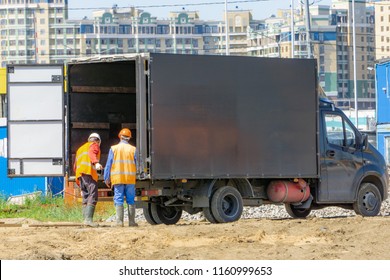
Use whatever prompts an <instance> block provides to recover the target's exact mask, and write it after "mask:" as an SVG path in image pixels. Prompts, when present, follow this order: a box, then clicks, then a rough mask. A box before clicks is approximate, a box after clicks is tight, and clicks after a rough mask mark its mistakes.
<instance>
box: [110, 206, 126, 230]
mask: <svg viewBox="0 0 390 280" xmlns="http://www.w3.org/2000/svg"><path fill="white" fill-rule="evenodd" d="M115 209H116V221H115V225H113V226H114V227H123V215H124V208H123V205H121V206H115Z"/></svg>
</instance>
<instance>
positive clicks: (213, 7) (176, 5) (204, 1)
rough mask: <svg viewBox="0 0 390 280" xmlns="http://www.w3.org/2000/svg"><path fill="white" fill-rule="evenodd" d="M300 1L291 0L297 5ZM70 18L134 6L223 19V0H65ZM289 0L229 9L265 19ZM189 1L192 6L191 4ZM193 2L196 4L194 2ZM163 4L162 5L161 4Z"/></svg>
mask: <svg viewBox="0 0 390 280" xmlns="http://www.w3.org/2000/svg"><path fill="white" fill-rule="evenodd" d="M300 1H301V0H294V5H295V7H298V5H299V3H300ZM309 1H310V3H313V2H315V5H330V4H331V0H309ZM68 3H69V18H70V19H82V18H83V17H84V16H87V17H88V18H91V17H92V11H93V10H99V9H101V8H111V7H112V6H113V5H114V4H116V5H118V7H130V6H134V7H136V8H139V9H141V10H144V11H147V12H149V13H151V14H152V16H156V17H157V18H159V19H164V18H168V14H169V12H171V11H181V10H183V9H185V10H187V11H198V12H199V17H200V19H202V20H222V19H223V15H224V9H225V0H179V1H178V0H68ZM290 3H291V0H228V10H234V9H238V10H251V11H252V15H253V18H254V19H265V18H268V17H270V16H271V15H273V14H276V11H277V9H288V8H289V7H290ZM191 4H192V5H191ZM194 4H195V5H194ZM164 6H165V7H164Z"/></svg>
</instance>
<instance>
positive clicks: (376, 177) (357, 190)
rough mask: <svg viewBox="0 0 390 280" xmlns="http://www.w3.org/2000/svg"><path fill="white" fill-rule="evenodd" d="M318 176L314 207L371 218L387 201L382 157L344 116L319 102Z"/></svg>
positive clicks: (386, 182)
mask: <svg viewBox="0 0 390 280" xmlns="http://www.w3.org/2000/svg"><path fill="white" fill-rule="evenodd" d="M319 108H320V114H319V117H320V118H319V119H320V122H319V127H320V138H319V141H320V144H319V146H320V174H321V178H320V180H319V182H318V189H317V192H316V204H317V205H318V206H320V205H326V204H333V205H339V206H341V207H344V208H349V209H351V208H353V209H354V210H355V212H356V213H357V214H361V215H363V216H374V215H377V214H378V213H379V211H380V206H381V201H382V200H385V199H386V198H387V185H388V174H387V168H386V164H385V162H384V159H383V156H382V155H381V154H380V153H379V152H378V151H377V150H376V149H375V148H374V147H373V146H372V145H371V144H370V143H368V138H367V135H365V134H362V133H361V132H360V131H359V130H358V129H357V128H356V127H355V126H354V125H353V124H352V122H351V121H350V120H349V119H348V117H346V116H345V115H344V113H343V112H342V111H341V110H340V109H338V108H336V107H335V106H334V104H333V103H331V102H330V101H328V100H326V99H323V98H321V99H320V106H319Z"/></svg>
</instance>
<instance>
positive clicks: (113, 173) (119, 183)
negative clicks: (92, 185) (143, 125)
mask: <svg viewBox="0 0 390 280" xmlns="http://www.w3.org/2000/svg"><path fill="white" fill-rule="evenodd" d="M118 137H119V139H120V142H119V144H117V145H114V146H112V147H111V149H110V151H109V153H108V159H107V163H106V167H105V169H104V181H105V183H106V185H107V186H108V187H110V188H113V189H114V204H115V210H116V223H115V225H114V226H116V227H123V215H124V206H123V204H124V197H126V203H127V211H128V216H129V226H130V227H135V226H138V224H137V223H136V222H135V206H134V197H135V179H136V172H137V167H136V154H135V152H136V148H135V147H134V146H132V145H130V143H129V141H130V139H131V131H130V129H128V128H123V129H122V130H121V131H120V132H119V134H118Z"/></svg>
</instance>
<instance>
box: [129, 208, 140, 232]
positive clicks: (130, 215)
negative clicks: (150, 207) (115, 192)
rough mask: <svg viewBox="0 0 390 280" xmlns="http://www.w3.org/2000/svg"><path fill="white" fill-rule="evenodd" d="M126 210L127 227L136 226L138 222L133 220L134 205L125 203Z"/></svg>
mask: <svg viewBox="0 0 390 280" xmlns="http://www.w3.org/2000/svg"><path fill="white" fill-rule="evenodd" d="M127 212H128V214H129V227H137V226H138V224H137V223H136V222H135V206H134V205H127Z"/></svg>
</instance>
